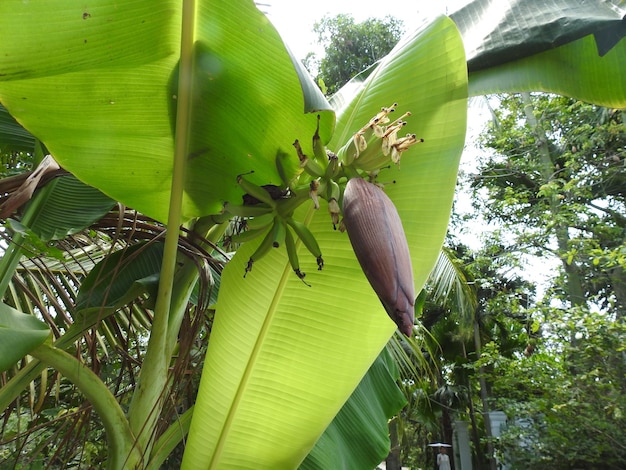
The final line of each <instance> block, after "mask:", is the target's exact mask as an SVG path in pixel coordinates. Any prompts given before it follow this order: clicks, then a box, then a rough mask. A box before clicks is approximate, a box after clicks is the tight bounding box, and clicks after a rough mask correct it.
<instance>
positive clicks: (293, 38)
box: [257, 0, 468, 59]
mask: <svg viewBox="0 0 626 470" xmlns="http://www.w3.org/2000/svg"><path fill="white" fill-rule="evenodd" d="M467 1H468V0H390V1H387V2H385V1H381V0H356V1H355V0H315V1H312V2H310V1H300V0H257V4H258V5H259V8H260V9H261V10H262V11H265V12H267V13H268V15H267V16H268V18H269V19H270V20H271V21H272V23H273V24H274V26H275V27H276V29H277V30H278V32H279V33H280V35H281V36H282V37H283V39H284V40H285V42H286V43H287V45H288V46H289V48H290V49H291V50H292V51H293V53H294V54H295V56H296V57H297V58H298V59H303V58H304V57H305V56H306V54H307V52H310V51H315V52H319V50H318V49H317V48H316V46H315V34H314V33H313V24H314V23H315V22H316V21H319V20H321V19H322V17H324V16H325V15H330V16H336V15H338V14H340V13H346V14H350V15H352V16H353V17H354V19H355V21H357V22H360V21H363V20H366V19H368V18H384V17H385V16H388V15H391V16H394V17H396V18H398V19H400V20H402V21H403V23H404V28H405V31H411V30H413V29H414V28H415V27H416V26H417V25H419V24H420V23H422V21H424V20H425V19H426V18H429V17H431V16H435V15H438V14H445V13H446V11H447V10H448V11H450V12H452V11H454V10H456V9H457V8H458V7H459V5H462V4H465V3H467Z"/></svg>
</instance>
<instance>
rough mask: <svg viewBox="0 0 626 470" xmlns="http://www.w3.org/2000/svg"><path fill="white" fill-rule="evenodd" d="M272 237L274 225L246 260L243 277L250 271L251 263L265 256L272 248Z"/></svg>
mask: <svg viewBox="0 0 626 470" xmlns="http://www.w3.org/2000/svg"><path fill="white" fill-rule="evenodd" d="M274 237H275V233H274V227H272V228H270V229H269V230H268V231H267V233H266V234H265V237H264V238H263V240H262V241H261V244H260V245H259V246H258V247H257V249H256V250H255V251H254V253H252V255H251V256H250V259H249V260H248V264H247V265H246V272H245V273H244V274H243V277H246V275H247V274H248V273H249V272H250V271H252V265H253V264H254V263H255V262H256V261H258V260H260V259H261V258H263V256H265V255H266V254H267V253H268V252H269V251H270V249H271V248H272V245H273V244H274Z"/></svg>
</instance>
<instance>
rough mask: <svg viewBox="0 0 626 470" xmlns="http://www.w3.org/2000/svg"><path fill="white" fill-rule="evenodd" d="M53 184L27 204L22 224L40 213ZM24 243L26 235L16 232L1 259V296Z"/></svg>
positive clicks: (20, 255)
mask: <svg viewBox="0 0 626 470" xmlns="http://www.w3.org/2000/svg"><path fill="white" fill-rule="evenodd" d="M50 188H51V185H46V186H44V187H43V188H42V189H41V190H39V191H37V192H36V193H35V195H34V197H33V199H32V200H31V202H30V203H29V204H28V205H27V206H26V210H25V211H24V215H23V216H22V218H21V221H20V222H21V223H22V225H25V226H28V225H30V224H31V223H32V222H33V221H34V220H35V219H36V218H37V215H38V214H39V210H40V208H41V205H42V203H43V202H44V201H45V200H46V198H47V196H48V193H49V192H50ZM23 243H24V235H22V234H21V233H16V234H15V235H14V236H13V237H12V241H11V243H9V246H8V247H7V249H6V250H5V252H4V255H3V256H2V259H0V298H2V297H4V294H5V293H6V290H7V288H8V286H9V283H10V282H11V279H12V278H13V274H14V273H15V270H16V269H17V265H18V264H19V262H20V259H21V258H22V244H23Z"/></svg>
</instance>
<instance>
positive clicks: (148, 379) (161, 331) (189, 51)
mask: <svg viewBox="0 0 626 470" xmlns="http://www.w3.org/2000/svg"><path fill="white" fill-rule="evenodd" d="M195 14H196V5H195V0H184V1H183V8H182V27H181V51H180V69H179V70H180V71H179V82H178V94H177V96H178V103H177V109H176V129H175V137H174V139H175V142H174V144H175V147H174V164H173V171H172V186H171V194H170V204H169V212H168V220H167V233H166V236H165V248H164V252H163V263H162V266H161V276H160V279H159V292H158V295H157V301H156V307H155V312H154V321H153V324H152V330H151V332H150V340H149V342H148V349H147V351H146V356H145V359H144V363H143V366H142V368H141V373H140V376H139V384H138V386H137V388H136V390H135V393H134V394H133V398H132V402H131V406H130V410H129V421H130V427H131V430H132V431H133V432H134V433H135V435H136V436H137V439H138V444H139V446H140V448H141V449H143V450H144V451H145V452H146V455H149V454H150V447H151V442H152V440H153V434H154V429H155V427H156V423H157V420H158V417H159V415H160V411H161V409H162V407H163V399H164V397H165V396H166V388H167V372H168V365H169V362H170V359H171V358H170V357H168V355H167V352H168V349H169V348H167V347H166V346H167V334H168V323H169V312H170V303H171V298H172V287H173V283H174V273H175V270H176V256H177V250H178V238H179V227H180V224H181V222H182V200H183V189H184V183H185V165H186V162H187V149H188V139H189V122H190V109H191V85H192V73H193V40H194V20H195Z"/></svg>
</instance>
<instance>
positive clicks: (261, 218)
mask: <svg viewBox="0 0 626 470" xmlns="http://www.w3.org/2000/svg"><path fill="white" fill-rule="evenodd" d="M273 221H274V213H273V212H268V213H267V214H262V215H257V216H256V217H249V218H247V219H246V228H247V229H248V230H257V229H260V228H262V229H264V228H267V227H269V226H270V225H271V223H272V222H273Z"/></svg>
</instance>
